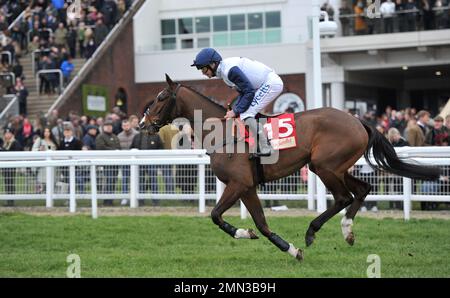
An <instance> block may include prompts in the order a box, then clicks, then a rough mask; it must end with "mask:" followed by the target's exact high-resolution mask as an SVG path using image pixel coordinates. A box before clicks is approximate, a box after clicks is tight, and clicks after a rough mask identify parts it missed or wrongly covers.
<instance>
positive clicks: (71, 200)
mask: <svg viewBox="0 0 450 298" xmlns="http://www.w3.org/2000/svg"><path fill="white" fill-rule="evenodd" d="M76 208H77V201H76V200H75V166H69V210H70V213H75V210H76Z"/></svg>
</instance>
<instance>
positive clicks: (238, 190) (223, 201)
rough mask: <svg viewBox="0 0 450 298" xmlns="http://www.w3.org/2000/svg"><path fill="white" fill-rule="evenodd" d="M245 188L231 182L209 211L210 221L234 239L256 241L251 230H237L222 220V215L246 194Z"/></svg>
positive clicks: (255, 236)
mask: <svg viewBox="0 0 450 298" xmlns="http://www.w3.org/2000/svg"><path fill="white" fill-rule="evenodd" d="M246 190H247V189H246V187H245V186H243V185H242V184H240V183H236V182H233V181H231V182H230V183H228V185H227V186H226V187H225V190H224V192H223V194H222V197H221V198H220V200H219V202H217V204H216V206H215V207H214V209H213V210H212V211H211V219H212V221H213V222H214V223H215V224H216V225H218V226H219V228H220V229H222V230H223V231H225V232H226V233H227V234H229V235H230V236H231V237H234V238H236V239H239V238H244V239H258V236H257V235H256V234H255V232H254V231H253V230H252V229H238V228H235V227H234V226H233V225H231V224H229V223H227V222H226V221H224V220H223V218H222V214H223V213H224V212H225V211H227V210H228V209H230V208H231V207H232V206H233V205H234V203H236V201H237V200H239V198H240V197H241V196H242V195H243V194H244V193H245V192H246Z"/></svg>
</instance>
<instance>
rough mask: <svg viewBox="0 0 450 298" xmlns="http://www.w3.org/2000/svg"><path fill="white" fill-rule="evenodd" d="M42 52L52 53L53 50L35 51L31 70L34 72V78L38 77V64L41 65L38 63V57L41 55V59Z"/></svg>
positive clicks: (32, 54)
mask: <svg viewBox="0 0 450 298" xmlns="http://www.w3.org/2000/svg"><path fill="white" fill-rule="evenodd" d="M42 52H45V53H47V52H48V53H50V52H51V50H50V49H43V50H34V51H33V52H32V53H31V70H32V72H33V75H34V76H36V64H37V63H39V62H38V61H36V57H37V54H39V58H40V56H41V53H42ZM38 60H39V59H38Z"/></svg>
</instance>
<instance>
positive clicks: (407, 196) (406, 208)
mask: <svg viewBox="0 0 450 298" xmlns="http://www.w3.org/2000/svg"><path fill="white" fill-rule="evenodd" d="M411 194H412V180H411V178H405V177H403V214H404V216H405V220H409V219H410V212H411Z"/></svg>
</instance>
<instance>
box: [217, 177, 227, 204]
mask: <svg viewBox="0 0 450 298" xmlns="http://www.w3.org/2000/svg"><path fill="white" fill-rule="evenodd" d="M224 189H225V184H224V183H223V182H222V181H220V180H219V178H217V177H216V203H217V202H219V200H220V198H221V197H222V194H223V190H224Z"/></svg>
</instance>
